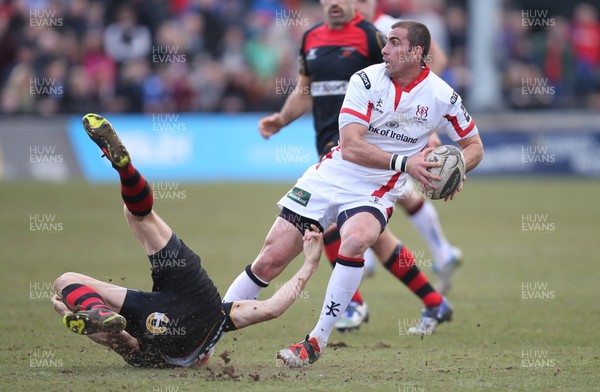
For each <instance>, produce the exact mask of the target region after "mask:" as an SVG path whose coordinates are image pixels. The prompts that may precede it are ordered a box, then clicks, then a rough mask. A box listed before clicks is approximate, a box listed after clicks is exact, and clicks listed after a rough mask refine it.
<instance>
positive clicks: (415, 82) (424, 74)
mask: <svg viewBox="0 0 600 392" xmlns="http://www.w3.org/2000/svg"><path fill="white" fill-rule="evenodd" d="M429 72H431V70H430V69H429V67H428V66H427V65H425V67H424V68H423V70H422V71H421V73H420V74H419V76H417V78H416V79H415V80H413V81H412V82H410V83H409V84H408V85H407V86H406V87H405V88H404V92H406V93H410V90H412V89H413V88H415V87H417V85H418V84H419V83H421V82H422V81H423V80H425V78H426V77H427V76H428V75H429Z"/></svg>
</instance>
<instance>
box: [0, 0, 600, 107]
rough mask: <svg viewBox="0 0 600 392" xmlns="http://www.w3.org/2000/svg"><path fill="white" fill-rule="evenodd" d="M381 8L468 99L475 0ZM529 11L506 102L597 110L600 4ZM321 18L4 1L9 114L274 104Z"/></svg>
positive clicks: (3, 66) (513, 28) (179, 3)
mask: <svg viewBox="0 0 600 392" xmlns="http://www.w3.org/2000/svg"><path fill="white" fill-rule="evenodd" d="M379 6H380V7H381V10H382V11H384V12H386V13H388V14H391V15H393V16H400V17H403V18H410V19H418V20H420V21H422V22H424V23H426V24H427V25H428V27H429V28H430V30H431V31H432V35H433V37H434V39H435V40H436V42H437V43H438V44H439V45H441V47H442V48H443V49H444V50H445V51H446V53H447V54H448V58H449V63H448V68H447V69H446V71H445V72H444V73H443V75H441V76H442V77H443V78H444V79H445V80H446V81H447V82H448V83H449V84H450V85H452V86H453V87H454V88H455V89H456V90H457V91H458V92H459V93H461V95H463V97H466V96H467V95H468V89H469V86H470V85H471V83H473V81H472V78H471V76H470V71H469V67H468V63H467V50H466V48H467V41H468V34H467V24H468V16H467V12H466V0H380V3H379ZM524 18H525V17H524V16H523V14H522V11H521V10H520V9H515V10H510V9H508V10H507V11H506V12H505V13H504V16H503V18H502V21H501V34H500V37H499V42H498V45H499V50H498V59H496V61H497V63H498V69H499V71H500V72H502V75H503V77H502V90H503V92H504V97H505V100H506V104H507V105H509V106H513V107H525V108H526V107H538V106H552V105H556V106H598V103H597V102H596V101H595V99H594V97H595V96H596V95H597V92H598V86H599V74H598V69H599V67H598V66H599V63H600V25H599V23H598V20H597V15H596V9H595V8H594V7H592V6H590V5H588V4H580V5H578V6H577V7H576V10H575V12H574V14H573V16H572V17H571V18H570V19H567V18H566V17H554V18H553V21H552V26H546V28H538V26H533V27H531V26H525V25H526V24H527V23H525V22H523V20H524ZM536 18H537V19H543V17H542V16H540V17H538V16H537V15H533V16H532V17H531V18H529V19H536ZM546 19H549V17H548V16H546ZM322 20H323V15H322V11H321V6H320V5H319V3H318V1H317V0H312V1H306V0H305V1H302V0H283V1H281V0H278V1H276V0H170V1H167V0H162V1H161V0H129V1H118V0H105V1H100V0H13V1H11V0H0V53H1V55H0V113H5V114H7V113H8V114H11V113H39V114H42V115H51V114H54V113H82V112H88V111H99V112H152V113H157V112H247V111H275V110H278V109H279V108H280V107H281V105H282V103H283V101H284V100H285V98H286V96H287V95H288V94H289V93H290V92H291V90H292V89H293V84H294V83H295V79H296V76H297V75H298V69H299V66H298V62H297V56H298V47H299V45H300V40H301V37H302V33H303V32H304V31H305V30H306V29H307V28H308V27H310V26H312V25H313V24H315V23H318V22H320V21H322ZM544 84H547V86H543V85H544ZM524 86H526V87H529V86H533V87H534V89H529V90H527V91H530V92H533V91H534V90H535V91H537V92H538V93H537V94H536V93H532V94H524V93H523V92H524V91H525V90H523V87H524ZM538 86H539V87H546V88H545V89H539V88H538ZM550 87H552V89H550ZM539 91H542V93H541V94H540V93H539ZM549 91H553V93H551V94H545V93H544V92H549Z"/></svg>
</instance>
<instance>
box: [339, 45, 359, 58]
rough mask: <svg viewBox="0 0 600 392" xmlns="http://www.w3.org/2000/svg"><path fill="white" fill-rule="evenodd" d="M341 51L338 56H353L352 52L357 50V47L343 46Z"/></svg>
mask: <svg viewBox="0 0 600 392" xmlns="http://www.w3.org/2000/svg"><path fill="white" fill-rule="evenodd" d="M340 51H341V53H340V55H339V56H338V58H341V59H345V58H348V57H350V56H352V53H354V52H356V48H353V47H352V46H342V47H341V48H340Z"/></svg>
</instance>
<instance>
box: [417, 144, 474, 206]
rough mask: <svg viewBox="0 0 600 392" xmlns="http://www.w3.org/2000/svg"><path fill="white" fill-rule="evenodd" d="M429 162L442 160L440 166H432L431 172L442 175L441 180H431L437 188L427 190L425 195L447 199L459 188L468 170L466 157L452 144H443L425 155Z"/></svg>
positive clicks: (430, 197) (436, 198)
mask: <svg viewBox="0 0 600 392" xmlns="http://www.w3.org/2000/svg"><path fill="white" fill-rule="evenodd" d="M425 161H427V162H441V163H442V166H440V167H430V168H429V169H427V170H428V171H429V172H430V173H432V174H435V175H436V176H438V177H440V178H441V180H440V181H433V180H432V181H430V182H431V183H432V184H433V185H435V186H437V189H435V190H426V191H425V196H426V197H428V198H429V199H433V200H438V199H445V198H446V197H448V196H450V195H451V194H452V192H454V191H455V190H456V188H458V186H459V185H460V184H461V182H462V181H463V178H464V176H465V172H466V165H465V157H464V156H463V154H462V152H461V151H460V149H459V148H458V147H456V146H452V145H443V146H439V147H437V148H436V149H435V150H433V151H431V152H430V153H429V154H427V156H426V157H425Z"/></svg>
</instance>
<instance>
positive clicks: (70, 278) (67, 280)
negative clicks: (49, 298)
mask: <svg viewBox="0 0 600 392" xmlns="http://www.w3.org/2000/svg"><path fill="white" fill-rule="evenodd" d="M79 276H80V275H79V274H78V273H76V272H65V273H64V274H62V275H61V276H59V277H58V278H56V280H55V281H54V291H56V292H57V293H59V294H60V293H61V292H62V290H63V289H64V288H65V287H67V286H68V285H70V284H72V283H77V281H78V277H79Z"/></svg>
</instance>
